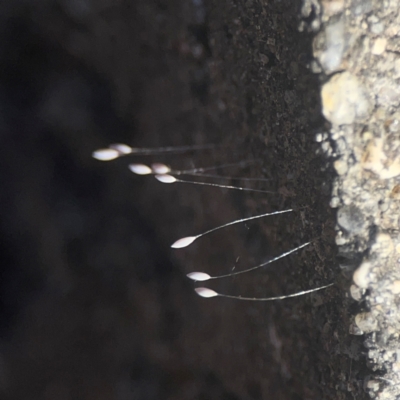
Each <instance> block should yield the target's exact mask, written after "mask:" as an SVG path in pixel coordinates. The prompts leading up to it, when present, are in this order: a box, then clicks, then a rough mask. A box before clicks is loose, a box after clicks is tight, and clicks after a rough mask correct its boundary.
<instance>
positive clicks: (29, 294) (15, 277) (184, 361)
mask: <svg viewBox="0 0 400 400" xmlns="http://www.w3.org/2000/svg"><path fill="white" fill-rule="evenodd" d="M328 3H329V4H331V3H332V4H333V3H335V4H336V3H340V2H327V4H328ZM339 6H340V4H339ZM1 7H2V8H1V11H2V13H1V19H2V24H1V35H2V40H1V47H0V52H1V53H0V54H1V62H2V69H1V87H2V94H1V98H0V100H1V104H0V106H1V109H0V110H1V118H0V123H1V125H2V135H1V140H2V157H1V158H0V163H1V168H0V173H1V177H2V192H1V195H0V201H1V205H2V207H1V233H2V237H3V241H2V242H3V246H2V247H3V248H2V257H3V260H2V265H3V266H4V268H3V272H2V279H1V285H2V286H1V293H2V297H1V306H2V308H1V311H2V321H3V323H2V325H1V333H2V340H1V343H2V347H1V359H0V361H1V363H0V366H1V368H0V390H1V393H2V397H3V398H7V399H23V398H30V399H54V398H57V399H69V398H74V399H90V398H96V399H160V398H164V399H177V400H178V399H192V398H193V399H277V400H279V399H316V398H323V399H353V398H357V399H364V398H367V397H368V395H367V393H366V392H365V391H364V385H366V386H367V388H368V389H371V388H370V387H369V386H368V384H369V383H370V382H371V381H374V379H375V378H370V377H369V376H370V375H371V374H372V371H371V370H369V369H368V368H367V363H366V361H367V360H366V357H365V354H364V352H365V350H364V347H363V341H364V338H363V337H361V336H358V335H349V329H350V328H351V327H352V326H353V325H352V323H353V320H354V317H353V316H354V315H355V314H358V315H361V314H360V313H361V311H365V310H363V309H362V307H363V304H361V305H358V304H357V303H356V302H355V301H354V300H353V299H352V298H350V297H349V296H348V295H347V292H348V288H349V286H350V285H351V277H352V272H353V270H354V269H355V268H356V267H357V266H358V264H359V263H360V262H361V257H360V256H359V255H358V253H357V252H355V253H357V254H355V255H354V257H347V258H346V260H347V264H346V268H340V267H339V261H340V260H339V261H338V260H337V259H336V243H335V235H336V234H337V231H336V230H335V224H336V217H335V214H334V212H333V211H332V208H331V206H330V203H331V202H332V197H331V193H332V191H333V190H335V187H336V186H335V185H337V181H335V182H334V177H335V171H334V169H333V168H332V167H331V166H330V162H328V161H327V158H326V153H328V155H329V148H330V147H329V146H331V145H332V144H333V141H334V140H335V138H331V139H329V137H328V135H327V134H326V133H325V132H328V131H329V125H327V124H326V122H325V120H324V118H323V117H322V112H321V104H320V87H321V83H325V82H329V79H328V77H327V76H326V75H329V74H328V73H327V74H326V75H318V74H315V73H313V72H312V71H311V70H310V66H311V68H312V69H314V70H315V71H316V72H318V71H317V70H318V67H319V68H321V66H318V65H317V64H316V63H314V64H313V49H314V54H315V56H316V57H317V59H318V54H317V53H316V52H317V51H318V49H322V50H321V51H322V52H323V51H324V50H323V49H324V47H323V44H321V47H318V46H317V45H316V44H315V43H316V42H315V40H317V39H318V37H317V38H315V39H314V47H313V34H311V33H307V31H308V30H310V32H311V31H312V30H316V31H318V30H320V29H321V21H322V22H323V21H324V17H323V14H322V11H321V8H320V5H319V4H318V3H317V2H310V3H308V2H305V3H304V4H302V3H300V2H293V1H255V0H254V1H243V0H236V1H227V0H221V1H211V0H210V1H205V2H204V3H203V2H202V1H193V2H188V1H183V0H169V1H166V0H165V1H155V0H154V1H153V0H149V1H145V0H137V1H127V0H119V1H115V0H114V1H108V0H103V1H91V2H90V1H83V0H81V1H79V0H76V1H62V0H59V1H54V0H43V1H41V2H35V3H32V2H25V1H20V2H14V1H5V2H3V4H2V5H1ZM332 7H333V6H332ZM343 7H344V8H343V9H342V11H343V10H344V9H345V5H344V6H343ZM327 9H329V7H328V6H326V5H325V8H323V10H324V12H325V10H327ZM335 10H336V9H335V8H334V12H332V15H333V16H334V18H336V19H335V22H337V21H339V22H340V18H339V17H338V16H339V14H338V13H337V12H336V11H335ZM315 21H317V22H315ZM318 21H320V22H318ZM299 26H300V28H301V29H302V30H303V31H302V32H301V33H299V30H298V28H299ZM322 26H323V24H322ZM339 28H340V24H339ZM340 29H341V28H340ZM328 36H329V35H328ZM331 36H332V35H331ZM331 36H329V37H331ZM332 37H334V35H333V36H332ZM321 41H322V42H323V40H322V39H320V42H321ZM335 43H336V42H334V44H335ZM379 45H380V44H379V43H378V44H377V49H376V50H375V51H380V50H379V49H380V47H379ZM327 48H329V46H328V47H327ZM337 48H339V49H340V46H339V45H337V46H336V47H335V49H337ZM324 54H325V53H324ZM324 57H325V58H323V62H322V61H321V62H320V63H321V64H322V65H323V67H324V68H325V67H326V65H328V67H329V68H336V67H337V66H335V65H334V63H333V67H332V62H329V61H330V60H331V58H329V57H333V56H332V52H331V53H328V55H326V54H325V55H324ZM324 63H325V64H324ZM319 71H320V72H321V69H320V70H319ZM352 84H353V85H356V87H358V86H357V84H354V82H353V83H352ZM324 87H325V86H324ZM329 93H331V92H329ZM323 110H325V104H324V107H323ZM330 111H331V112H332V113H334V112H335V109H330ZM361 111H362V110H361ZM324 112H326V110H325V111H324ZM357 112H359V113H360V111H359V109H357V110H356V111H354V113H355V114H354V115H357ZM329 115H330V114H328V117H329ZM334 115H335V116H337V114H334ZM341 116H342V114H339V118H340V117H341ZM346 123H347V122H346ZM315 137H317V141H318V142H321V143H322V145H321V144H320V143H318V142H316V141H315ZM328 139H329V140H328ZM112 142H126V143H129V144H132V145H134V146H135V147H141V146H145V147H151V146H172V145H176V146H178V145H189V144H202V143H216V144H218V145H219V146H217V147H216V148H215V149H213V150H212V151H205V152H200V153H189V154H183V155H173V156H171V155H169V156H159V157H152V158H150V162H153V161H161V162H167V163H170V164H172V165H173V167H174V168H190V167H192V166H193V165H194V166H210V165H215V164H224V163H230V162H235V161H243V160H244V161H251V163H250V164H248V165H247V166H246V167H245V168H236V169H231V170H230V172H231V173H232V174H233V175H235V176H242V177H247V178H254V177H263V178H266V179H268V181H266V182H264V183H254V182H253V183H251V182H246V184H248V185H250V184H252V185H255V187H257V188H261V189H267V190H272V191H275V192H276V194H272V195H265V194H243V193H229V192H227V191H224V190H218V189H212V188H198V187H191V186H185V185H178V184H177V185H171V186H167V185H161V184H160V183H158V182H155V181H154V180H152V179H147V178H144V179H138V178H135V177H133V176H132V174H131V173H130V172H129V171H128V169H127V168H126V166H127V164H128V163H129V161H128V160H127V159H121V160H118V161H116V162H113V163H107V164H101V163H99V162H96V161H95V160H93V159H92V158H91V152H92V151H93V150H95V149H96V148H99V147H104V146H107V145H108V144H109V143H112ZM321 149H322V150H321ZM330 156H331V155H330ZM135 161H138V162H149V158H144V157H142V158H141V157H139V158H137V159H135ZM338 166H339V167H340V165H339V164H335V168H336V171H337V170H338V168H337V167H338ZM342 167H343V166H342ZM337 172H338V173H339V171H337ZM235 182H236V183H237V182H238V181H233V183H235ZM228 183H232V182H229V181H228ZM257 185H258V186H257ZM285 208H294V209H295V212H293V213H292V214H291V215H281V216H277V217H274V218H268V219H265V220H260V221H258V222H256V223H251V224H247V225H246V226H237V227H235V228H232V229H229V230H223V231H219V232H218V233H217V232H216V233H215V234H214V235H212V236H209V237H205V238H204V239H202V240H201V241H200V240H199V241H198V242H196V243H195V244H193V246H191V247H190V248H187V249H184V250H181V251H173V252H172V251H171V250H170V249H169V245H170V243H172V242H173V241H174V240H176V239H177V238H179V237H182V236H187V235H192V234H196V233H197V232H201V231H204V230H207V229H209V228H211V227H213V226H216V225H218V224H221V223H224V222H227V221H230V220H233V219H235V218H243V217H244V216H250V215H255V214H256V213H265V212H268V211H274V210H281V209H285ZM347 214H348V213H347ZM347 214H346V213H343V211H342V214H341V215H343V218H342V219H340V220H339V221H346V222H345V223H350V224H353V222H354V218H353V217H354V215H355V214H356V213H350V214H351V218H350V222H348V220H349V218H347ZM361 225H362V227H361V228H362V229H364V225H363V224H362V223H361ZM352 226H353V225H352ZM361 228H360V229H361ZM309 240H312V241H313V242H312V244H311V245H310V246H309V247H307V248H306V249H304V250H303V251H301V252H299V253H298V254H295V255H292V256H290V257H289V258H287V259H284V260H282V261H281V262H279V263H276V264H274V265H271V266H270V267H269V268H267V269H266V270H265V271H261V272H258V273H254V274H251V275H249V276H243V277H240V278H239V277H238V278H235V279H230V280H227V281H221V282H215V283H214V284H213V285H210V287H211V286H212V287H213V288H214V289H216V290H218V291H221V292H224V293H229V294H241V295H243V296H259V297H260V296H269V295H271V296H274V295H280V294H285V293H293V292H295V291H299V290H306V289H309V288H312V287H317V286H320V285H324V284H327V283H330V282H335V286H334V287H332V288H330V289H328V290H326V291H322V292H317V293H315V294H312V295H310V296H305V297H300V298H297V299H291V300H286V301H282V302H275V303H265V304H260V303H257V304H254V303H246V302H239V301H231V300H227V299H219V298H216V299H210V300H205V299H201V298H199V297H197V296H196V294H195V293H194V291H193V285H192V283H191V282H189V281H188V280H187V279H186V277H185V274H186V273H188V272H192V271H197V270H200V271H205V272H207V273H210V274H221V273H225V272H228V271H230V270H231V269H232V267H233V265H235V266H236V268H237V269H239V268H246V267H248V266H252V265H256V264H259V263H260V262H262V261H265V260H266V259H267V258H268V257H272V256H275V255H278V254H280V253H281V252H283V251H287V250H289V249H291V248H293V247H295V246H297V245H299V244H301V243H304V242H305V241H309ZM336 241H337V239H336ZM342 264H343V263H342ZM352 293H353V294H354V290H353V292H352ZM362 295H363V293H361V294H360V296H362ZM353 297H354V296H353ZM360 298H361V297H360ZM360 318H361V317H359V321H361V319H360ZM366 320H367V321H369V320H368V318H365V319H364V320H363V321H366ZM367 325H368V324H366V323H364V325H363V326H367ZM375 380H376V381H377V379H375ZM378 386H379V385H378Z"/></svg>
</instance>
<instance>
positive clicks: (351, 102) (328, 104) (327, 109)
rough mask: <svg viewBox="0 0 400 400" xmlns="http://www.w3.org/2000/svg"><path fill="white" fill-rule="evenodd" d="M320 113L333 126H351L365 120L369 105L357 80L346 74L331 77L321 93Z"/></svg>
mask: <svg viewBox="0 0 400 400" xmlns="http://www.w3.org/2000/svg"><path fill="white" fill-rule="evenodd" d="M321 97H322V106H323V109H322V112H323V114H324V116H325V118H326V119H327V120H328V121H330V122H331V123H333V124H337V125H343V124H351V123H353V122H355V121H356V120H362V119H364V118H366V117H367V116H368V114H369V111H370V108H371V106H370V103H369V100H368V97H367V95H366V92H365V89H364V88H363V87H362V85H361V83H360V82H359V81H358V79H357V78H356V77H355V76H353V75H352V74H350V73H348V72H343V73H341V74H337V75H335V76H333V77H332V78H331V79H330V81H329V82H327V83H326V84H325V85H324V86H323V88H322V92H321Z"/></svg>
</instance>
